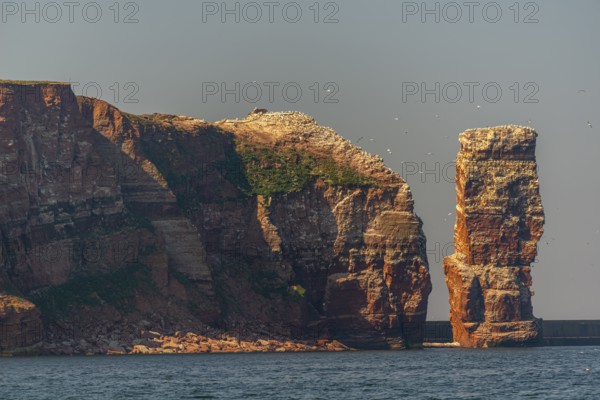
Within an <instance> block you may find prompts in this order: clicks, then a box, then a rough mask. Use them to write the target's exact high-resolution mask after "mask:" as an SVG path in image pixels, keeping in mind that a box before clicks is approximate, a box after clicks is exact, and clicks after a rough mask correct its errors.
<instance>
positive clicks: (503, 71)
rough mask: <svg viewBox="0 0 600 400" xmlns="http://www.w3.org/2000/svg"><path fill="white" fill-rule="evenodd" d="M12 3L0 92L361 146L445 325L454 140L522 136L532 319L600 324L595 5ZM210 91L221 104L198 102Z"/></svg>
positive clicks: (599, 86) (1, 39) (3, 30)
mask: <svg viewBox="0 0 600 400" xmlns="http://www.w3.org/2000/svg"><path fill="white" fill-rule="evenodd" d="M36 3H37V4H38V5H37V6H36ZM25 4H26V5H27V8H28V9H29V10H30V11H31V10H32V11H31V12H29V13H28V12H25V11H24V10H23V7H22V3H21V1H19V2H14V3H13V2H1V3H0V7H2V9H1V10H0V12H1V15H0V79H31V80H59V81H71V82H78V83H79V84H78V85H76V86H75V92H76V94H82V93H83V91H84V87H85V90H86V92H87V94H88V95H90V96H95V93H96V90H97V89H98V88H99V89H101V91H102V97H103V98H104V99H105V100H107V101H109V102H112V103H115V104H116V105H117V106H118V107H120V108H122V109H124V110H126V111H129V112H134V113H152V112H163V113H173V114H183V115H191V116H195V117H200V118H204V119H206V120H209V121H213V120H218V119H221V118H235V117H243V116H244V115H245V114H247V113H248V112H249V111H251V110H252V109H253V108H254V107H264V108H268V109H269V110H275V111H277V110H299V111H303V112H305V113H307V114H310V115H311V116H313V117H314V118H315V119H316V120H317V121H318V122H319V123H320V124H322V125H327V126H331V127H332V128H334V129H335V130H336V131H338V132H339V133H340V134H341V135H343V136H344V137H346V138H348V139H350V140H353V141H354V142H355V141H356V139H358V138H359V137H361V136H365V137H367V138H373V139H374V140H375V141H374V142H370V141H367V140H365V141H362V142H361V145H363V147H364V148H365V150H367V151H369V152H373V153H378V154H380V155H382V156H384V158H385V161H386V164H387V165H388V166H390V167H391V168H393V169H394V170H396V171H399V172H401V173H402V174H403V175H404V176H405V177H406V179H407V181H408V182H409V184H410V186H411V188H412V191H413V194H414V197H415V202H416V210H417V212H418V214H419V215H420V216H421V218H422V219H423V221H424V224H425V227H424V229H425V233H426V235H427V242H428V249H429V250H428V251H429V261H430V269H431V274H432V279H433V292H432V294H431V296H430V300H429V316H428V318H429V319H430V320H444V319H447V318H448V291H447V288H446V285H445V283H444V280H443V272H442V264H441V259H442V258H443V256H444V255H446V254H449V253H451V252H452V248H451V243H452V240H453V238H452V234H453V224H454V219H455V215H454V207H455V189H454V182H453V177H454V165H453V164H452V163H453V160H454V158H455V156H456V153H457V151H458V141H457V136H458V134H459V133H460V132H462V131H463V130H465V129H467V128H475V127H482V126H492V125H504V124H520V125H531V126H533V127H535V128H536V129H537V130H538V132H539V134H540V136H539V138H538V151H537V156H538V164H539V171H540V185H541V192H542V200H543V204H544V207H545V210H546V217H547V223H546V233H545V235H544V237H543V238H542V241H541V243H540V246H539V248H540V251H539V257H538V262H537V263H536V264H535V267H534V270H533V271H534V272H533V279H534V280H533V290H534V291H535V293H536V295H535V297H534V298H533V304H534V311H535V314H536V316H538V317H542V318H545V319H576V318H585V319H592V318H593V319H598V318H600V311H599V309H598V302H599V301H600V290H598V284H599V282H600V270H599V269H598V265H599V262H598V255H597V250H598V248H600V231H599V230H600V213H599V212H598V205H599V204H600V201H599V200H600V187H599V182H600V179H599V175H600V164H599V161H598V153H599V149H600V147H599V145H600V139H599V136H600V113H599V111H600V73H599V72H600V47H599V46H598V38H599V37H600V25H599V24H598V22H597V18H598V15H600V2H598V1H594V0H589V1H547V0H540V1H537V2H527V1H521V2H515V1H514V0H510V1H498V2H487V1H481V2H472V3H469V4H467V5H465V2H463V1H458V2H448V1H440V2H432V1H429V2H427V4H426V7H425V8H426V10H425V12H424V11H423V7H422V6H421V5H422V2H421V1H418V2H402V1H368V2H367V1H355V0H338V1H337V2H327V1H321V2H317V3H316V2H315V1H313V0H310V1H298V2H296V3H294V2H288V1H285V0H284V1H279V2H271V3H269V2H266V1H258V2H248V1H240V2H238V3H237V4H238V5H237V6H236V2H234V1H228V2H226V8H227V10H233V13H227V12H223V7H222V2H221V1H219V2H201V1H174V2H166V1H155V0H143V1H137V2H126V1H122V2H119V3H116V6H115V2H114V1H105V2H103V1H99V2H97V3H94V2H86V1H83V2H75V3H73V4H71V5H68V6H67V5H65V4H64V3H63V2H61V1H59V2H57V3H52V2H47V1H41V2H34V1H26V2H25ZM436 4H437V6H436ZM36 7H37V11H36ZM236 7H237V9H238V10H239V12H237V11H236ZM436 7H437V11H436ZM99 10H101V15H100V14H99V13H98V11H99ZM227 10H225V11H227ZM299 10H301V15H300V14H299V13H298V11H299ZM317 10H318V12H317ZM427 10H431V12H427ZM517 10H518V12H517ZM117 11H118V12H117ZM498 11H500V12H501V14H499V13H498ZM36 18H38V19H39V22H36ZM236 18H237V19H238V20H239V22H238V21H236ZM436 18H437V19H438V21H439V22H438V21H436ZM223 19H224V20H225V22H223ZM136 20H137V22H135V21H136ZM336 20H337V22H336ZM23 21H24V22H23ZM94 21H97V22H94ZM115 21H116V22H115ZM125 21H128V22H129V23H125ZM271 21H272V22H271ZM294 21H295V22H294ZM494 21H496V22H494ZM536 21H537V22H536ZM236 82H239V90H236ZM254 82H256V83H254ZM115 83H116V85H115ZM315 83H316V85H315ZM436 83H437V85H438V86H436ZM222 84H225V88H224V89H226V90H229V91H230V92H232V93H229V94H227V95H226V96H225V98H224V99H222V98H221V95H220V94H211V93H213V92H214V91H215V89H216V88H218V90H219V91H220V90H221V85H222ZM328 84H329V85H328ZM257 86H259V87H260V88H261V89H262V95H260V96H259V93H258V91H257V90H256V87H257ZM284 87H285V90H284ZM117 88H118V89H119V90H118V96H117ZM269 88H272V89H273V92H272V95H273V99H272V100H273V101H272V102H271V101H270V100H271V99H270V98H269V97H270V96H269V95H270V93H269V92H270V90H269ZM317 88H318V89H317ZM298 89H301V90H302V94H301V95H299V94H298V92H297V91H298ZM458 89H460V91H461V92H462V93H459V91H458ZM471 89H472V91H471ZM417 90H418V93H415V92H416V91H417ZM423 90H425V93H426V94H425V96H424V97H422V96H421V94H422V92H423ZM498 90H501V92H502V93H501V95H499V92H498ZM236 93H237V94H239V97H240V98H239V102H236V100H237V99H236V98H235V97H236ZM470 95H472V96H473V98H472V99H470V98H469V97H470ZM436 96H437V97H438V99H436ZM296 98H298V101H297V102H294V101H295V99H296ZM223 100H224V101H223ZM255 100H256V102H254V101H255ZM335 100H337V102H332V101H335ZM471 100H472V102H471ZM131 101H137V103H134V102H131ZM477 106H480V108H478V107H477ZM528 121H531V122H528ZM588 121H589V122H590V124H591V125H592V127H590V126H588ZM388 148H389V149H391V150H392V153H393V155H389V154H387V152H386V149H388ZM428 153H429V154H428ZM402 162H404V164H402ZM422 163H424V164H422ZM417 169H423V170H427V171H432V172H430V173H429V174H425V175H423V176H422V175H421V174H419V173H417V172H415V171H416V170H417ZM435 171H438V172H437V173H436V172H435ZM449 213H452V215H450V216H448V214H449ZM546 242H549V244H548V245H547V244H546Z"/></svg>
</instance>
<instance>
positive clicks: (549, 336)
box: [423, 320, 600, 346]
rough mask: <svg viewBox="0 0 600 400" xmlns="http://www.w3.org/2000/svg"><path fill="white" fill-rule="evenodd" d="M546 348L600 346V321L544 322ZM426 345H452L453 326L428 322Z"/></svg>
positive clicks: (543, 339) (543, 341) (425, 336)
mask: <svg viewBox="0 0 600 400" xmlns="http://www.w3.org/2000/svg"><path fill="white" fill-rule="evenodd" d="M541 324H542V327H541V328H542V332H543V337H542V339H541V344H542V345H544V346H595V345H600V320H547V321H546V320H542V321H541ZM423 341H424V342H425V343H450V342H452V341H453V338H452V326H451V325H450V322H449V321H428V322H427V323H426V324H425V329H424V339H423Z"/></svg>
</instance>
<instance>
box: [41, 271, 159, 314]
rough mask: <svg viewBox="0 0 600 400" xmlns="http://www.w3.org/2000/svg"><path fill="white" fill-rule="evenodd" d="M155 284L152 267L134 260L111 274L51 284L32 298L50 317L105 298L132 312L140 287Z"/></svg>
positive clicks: (114, 304) (95, 304) (93, 303)
mask: <svg viewBox="0 0 600 400" xmlns="http://www.w3.org/2000/svg"><path fill="white" fill-rule="evenodd" d="M152 285H153V283H152V278H151V275H150V270H149V269H148V268H147V267H146V266H143V265H141V264H131V265H128V266H126V267H124V268H121V269H119V270H117V271H115V272H112V273H109V274H103V275H88V276H81V277H77V278H75V279H72V280H70V281H69V282H67V283H64V284H62V285H58V286H50V287H49V288H47V289H44V290H42V291H39V292H37V293H36V294H34V295H33V296H31V301H32V302H33V303H34V304H35V305H36V306H37V307H38V308H39V309H40V311H41V313H42V316H44V317H45V318H48V319H50V320H57V319H60V318H61V317H62V316H65V315H67V314H68V312H69V311H70V310H71V308H72V307H74V306H78V305H82V304H85V305H90V306H98V305H101V304H102V303H103V302H105V303H108V304H110V305H111V306H113V307H115V308H116V309H117V310H118V311H120V312H123V313H128V312H131V311H134V309H135V292H136V290H138V289H144V288H150V287H152Z"/></svg>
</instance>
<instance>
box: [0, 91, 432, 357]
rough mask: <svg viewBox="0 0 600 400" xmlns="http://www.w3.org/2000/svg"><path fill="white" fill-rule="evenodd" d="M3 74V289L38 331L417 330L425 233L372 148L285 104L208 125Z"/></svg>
mask: <svg viewBox="0 0 600 400" xmlns="http://www.w3.org/2000/svg"><path fill="white" fill-rule="evenodd" d="M0 89H1V90H0V156H1V157H2V162H3V171H2V176H1V178H2V185H0V195H1V196H3V202H2V204H3V206H2V209H1V210H0V228H1V229H0V234H1V235H2V262H3V268H2V270H1V271H0V291H1V290H3V289H4V290H8V289H10V290H11V291H17V292H19V293H21V296H22V297H27V298H30V299H31V300H32V301H33V302H34V303H36V304H37V305H38V308H39V310H40V311H41V314H42V319H43V321H44V325H45V328H46V333H45V338H46V342H48V343H50V344H51V345H52V343H53V342H59V341H64V340H65V339H67V340H68V341H70V342H72V343H73V345H72V347H73V348H74V351H83V352H87V351H91V352H96V351H102V349H106V348H107V347H110V346H109V342H110V343H112V342H115V341H116V342H119V341H120V342H122V343H124V346H132V345H133V343H132V341H133V340H134V339H135V338H136V337H139V335H140V329H141V331H148V330H151V329H154V330H159V329H162V330H163V331H165V332H166V331H173V332H174V331H175V330H181V329H188V330H193V329H194V327H199V328H198V329H205V328H206V327H207V326H208V325H215V324H216V325H218V326H221V327H225V328H228V329H236V330H239V331H245V332H254V333H257V334H260V332H261V331H272V330H273V329H276V330H277V331H278V332H279V333H280V334H281V335H283V336H288V337H292V336H296V337H303V336H312V337H315V336H317V337H329V338H332V339H338V340H340V341H342V342H343V343H344V344H348V345H350V346H357V347H378V348H390V347H392V348H401V347H404V346H406V345H419V344H420V342H421V339H422V323H423V322H424V321H425V315H426V309H427V297H428V295H429V292H430V290H431V284H430V280H429V273H428V267H427V259H426V255H425V237H424V235H423V233H422V230H421V221H420V219H419V218H418V217H417V216H416V215H415V214H414V212H413V202H412V196H411V193H410V190H409V188H408V185H407V184H406V183H405V182H404V181H403V180H402V178H401V177H400V176H398V175H397V174H396V173H394V172H393V171H391V170H389V169H388V168H386V167H385V166H384V165H383V163H382V162H381V160H380V159H378V158H376V157H373V156H370V155H368V154H367V153H365V152H363V151H362V150H360V149H359V148H357V147H355V146H353V145H351V144H350V143H349V142H348V141H346V140H344V139H343V138H341V137H340V136H338V135H337V134H336V133H335V132H333V131H332V130H330V129H328V128H322V127H319V126H318V125H317V124H316V123H315V122H314V121H313V120H312V119H310V118H309V117H307V116H305V115H302V114H299V113H262V112H258V113H253V114H251V115H249V116H248V117H247V118H246V119H245V120H239V121H238V120H236V121H220V122H217V123H214V124H211V123H207V122H205V121H202V120H198V119H194V118H189V117H180V116H170V115H158V114H154V115H148V116H133V115H129V114H126V113H122V112H120V111H119V110H118V109H116V108H114V107H112V106H110V105H109V104H107V103H105V102H102V101H97V100H91V99H86V98H79V99H76V98H75V97H74V95H73V93H72V92H71V90H70V88H69V87H68V86H67V85H62V84H16V83H6V82H4V83H1V84H0ZM1 324H2V322H1V321H0V325H1ZM98 338H102V339H98ZM135 340H137V339H135ZM57 351H58V350H57Z"/></svg>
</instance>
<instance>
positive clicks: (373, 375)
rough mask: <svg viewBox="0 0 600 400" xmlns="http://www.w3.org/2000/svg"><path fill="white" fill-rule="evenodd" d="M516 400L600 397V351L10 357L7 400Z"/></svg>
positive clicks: (3, 377) (4, 362) (2, 368)
mask: <svg viewBox="0 0 600 400" xmlns="http://www.w3.org/2000/svg"><path fill="white" fill-rule="evenodd" d="M586 368H590V369H591V370H589V371H586V370H585V369H586ZM509 398H525V399H600V347H542V348H527V349H486V350H467V349H426V350H420V351H418V350H417V351H368V352H345V353H277V354H262V353H261V354H206V355H174V356H125V357H119V356H113V357H106V356H104V357H34V358H5V359H0V399H1V400H12V399H15V400H17V399H19V400H20V399H23V400H24V399H27V400H30V399H60V400H71V399H72V400H81V399H145V400H146V399H147V400H153V399H157V400H158V399H160V400H162V399H261V400H262V399H323V400H332V399H344V400H351V399H357V400H365V399H411V400H415V399H509Z"/></svg>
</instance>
